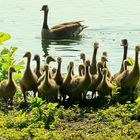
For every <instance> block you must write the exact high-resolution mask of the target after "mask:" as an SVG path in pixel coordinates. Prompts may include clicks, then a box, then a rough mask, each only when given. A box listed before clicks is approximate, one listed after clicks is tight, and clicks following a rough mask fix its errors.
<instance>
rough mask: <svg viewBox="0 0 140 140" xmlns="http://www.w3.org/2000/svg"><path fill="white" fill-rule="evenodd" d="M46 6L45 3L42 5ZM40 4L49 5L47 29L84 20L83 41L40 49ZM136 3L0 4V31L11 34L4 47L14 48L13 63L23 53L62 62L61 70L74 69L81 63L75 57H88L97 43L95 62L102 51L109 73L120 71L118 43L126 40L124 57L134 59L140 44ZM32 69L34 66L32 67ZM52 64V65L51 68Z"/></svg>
mask: <svg viewBox="0 0 140 140" xmlns="http://www.w3.org/2000/svg"><path fill="white" fill-rule="evenodd" d="M46 2H47V3H46ZM43 4H48V5H49V9H50V11H49V26H50V27H51V26H53V25H55V24H57V23H62V22H67V21H74V20H84V22H83V23H84V24H85V25H87V26H89V27H88V28H87V29H86V30H84V32H83V36H84V37H83V38H82V39H81V40H77V41H72V40H71V41H60V42H59V43H53V44H51V45H49V46H48V48H46V47H45V46H44V45H43V47H42V43H41V38H40V32H41V28H42V22H43V13H42V12H41V11H40V9H41V7H42V5H43ZM139 7H140V1H139V0H129V1H128V0H71V1H66V0H59V1H57V0H47V1H46V0H39V1H38V0H28V1H21V0H19V1H15V0H5V1H2V0H1V1H0V31H4V32H7V33H9V34H11V36H12V39H11V40H9V41H7V42H5V43H4V46H12V45H13V46H17V47H18V48H19V49H18V52H17V53H16V54H17V59H22V56H23V54H24V53H25V51H27V50H29V51H31V52H32V53H33V54H36V53H38V54H40V56H41V58H42V60H44V57H43V56H45V55H47V54H50V55H52V56H54V57H55V58H57V57H58V56H61V57H62V59H63V64H62V67H63V70H64V71H65V70H66V66H67V64H68V62H69V61H70V60H71V61H74V62H75V66H77V65H78V64H79V63H81V61H80V59H79V55H80V53H81V52H85V53H86V56H87V58H88V59H91V57H92V51H93V50H92V45H93V43H94V42H95V41H98V42H99V43H100V48H99V52H98V55H97V57H98V59H100V56H101V54H102V52H103V51H107V52H108V56H109V62H108V65H109V67H110V69H111V71H112V73H115V72H117V71H118V70H119V69H120V63H121V59H122V53H123V48H122V47H121V46H120V41H121V39H124V38H126V39H128V41H129V51H128V55H129V56H130V57H133V58H134V46H135V45H137V44H139V43H140V10H139ZM33 65H34V63H33ZM55 65H56V63H52V66H55Z"/></svg>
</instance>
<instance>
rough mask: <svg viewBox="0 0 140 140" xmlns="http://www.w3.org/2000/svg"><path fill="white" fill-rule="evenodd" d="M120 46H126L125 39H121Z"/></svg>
mask: <svg viewBox="0 0 140 140" xmlns="http://www.w3.org/2000/svg"><path fill="white" fill-rule="evenodd" d="M121 46H124V47H128V41H127V39H122V41H121Z"/></svg>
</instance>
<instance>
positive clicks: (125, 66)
mask: <svg viewBox="0 0 140 140" xmlns="http://www.w3.org/2000/svg"><path fill="white" fill-rule="evenodd" d="M130 65H131V63H130V62H129V61H128V60H127V59H125V60H124V61H123V67H124V68H123V69H124V71H123V72H121V73H120V74H118V76H117V77H116V79H115V80H116V81H117V83H118V85H119V86H120V84H121V82H122V80H123V78H124V77H126V76H128V75H129V73H130V70H129V69H128V66H130Z"/></svg>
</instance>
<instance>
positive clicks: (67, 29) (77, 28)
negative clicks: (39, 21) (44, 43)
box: [41, 5, 87, 40]
mask: <svg viewBox="0 0 140 140" xmlns="http://www.w3.org/2000/svg"><path fill="white" fill-rule="evenodd" d="M41 10H42V11H44V21H43V27H42V32H41V35H42V38H43V39H50V40H51V39H55V40H59V39H69V38H73V37H77V36H78V35H79V34H80V33H81V32H82V30H83V29H85V28H86V27H87V26H84V25H82V24H81V21H74V22H67V23H62V24H59V25H56V26H54V27H52V28H51V29H49V27H48V11H49V8H48V5H43V6H42V9H41Z"/></svg>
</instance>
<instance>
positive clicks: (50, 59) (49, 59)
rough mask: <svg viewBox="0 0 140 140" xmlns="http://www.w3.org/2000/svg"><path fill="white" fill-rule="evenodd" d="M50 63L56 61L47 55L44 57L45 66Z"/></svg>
mask: <svg viewBox="0 0 140 140" xmlns="http://www.w3.org/2000/svg"><path fill="white" fill-rule="evenodd" d="M51 61H54V62H55V61H56V60H55V59H54V58H53V57H52V56H50V55H48V56H47V57H46V63H47V64H49V63H50V62H51Z"/></svg>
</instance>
